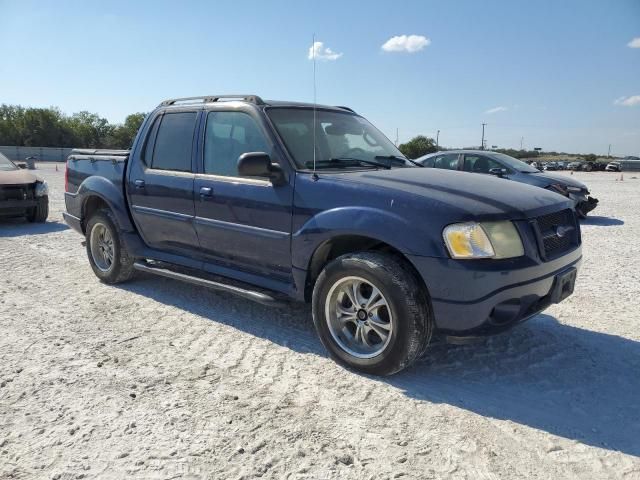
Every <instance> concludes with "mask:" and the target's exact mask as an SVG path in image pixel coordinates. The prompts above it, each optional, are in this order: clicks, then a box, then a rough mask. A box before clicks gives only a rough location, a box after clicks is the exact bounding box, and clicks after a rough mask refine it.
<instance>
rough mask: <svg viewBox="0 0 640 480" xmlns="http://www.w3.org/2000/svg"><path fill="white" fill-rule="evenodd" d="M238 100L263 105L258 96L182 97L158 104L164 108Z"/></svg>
mask: <svg viewBox="0 0 640 480" xmlns="http://www.w3.org/2000/svg"><path fill="white" fill-rule="evenodd" d="M232 98H235V99H238V100H244V101H245V102H250V103H255V104H256V105H264V100H262V98H260V97H259V96H258V95H204V96H201V97H183V98H170V99H168V100H165V101H163V102H162V103H160V105H159V106H160V107H166V106H168V105H175V104H176V103H198V101H200V103H213V102H217V101H219V100H222V99H232Z"/></svg>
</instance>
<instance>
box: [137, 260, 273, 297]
mask: <svg viewBox="0 0 640 480" xmlns="http://www.w3.org/2000/svg"><path fill="white" fill-rule="evenodd" d="M133 268H135V269H136V270H139V271H141V272H147V273H152V274H154V275H159V276H161V277H166V278H173V279H175V280H181V281H183V282H187V283H191V284H193V285H199V286H201V287H207V288H211V289H213V290H221V291H223V292H229V293H233V294H234V295H238V296H240V297H244V298H247V299H249V300H253V301H254V302H258V303H261V304H263V305H267V306H270V307H281V306H283V305H284V304H285V303H286V302H285V301H283V300H279V299H276V298H274V297H272V296H271V295H269V294H267V293H263V292H259V291H257V290H250V289H248V288H243V287H241V286H239V285H238V282H235V281H234V280H231V279H229V280H228V281H229V283H222V282H219V281H215V280H209V279H207V278H202V277H197V276H195V275H191V274H188V273H182V272H176V271H174V270H171V269H169V268H164V267H162V266H155V265H150V264H148V263H143V262H135V263H134V264H133ZM218 278H219V277H218ZM226 280H227V279H225V281H226ZM234 283H236V284H234Z"/></svg>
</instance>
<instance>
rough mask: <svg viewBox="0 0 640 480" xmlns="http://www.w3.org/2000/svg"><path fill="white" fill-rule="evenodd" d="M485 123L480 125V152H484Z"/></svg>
mask: <svg viewBox="0 0 640 480" xmlns="http://www.w3.org/2000/svg"><path fill="white" fill-rule="evenodd" d="M485 125H486V123H483V124H482V143H481V144H480V150H484V126H485Z"/></svg>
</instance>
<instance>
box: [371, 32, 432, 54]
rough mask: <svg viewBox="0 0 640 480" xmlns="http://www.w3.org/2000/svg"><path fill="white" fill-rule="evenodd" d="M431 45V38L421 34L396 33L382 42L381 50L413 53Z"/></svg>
mask: <svg viewBox="0 0 640 480" xmlns="http://www.w3.org/2000/svg"><path fill="white" fill-rule="evenodd" d="M429 45H431V40H429V39H428V38H427V37H425V36H422V35H398V36H395V37H391V38H390V39H389V40H387V41H386V42H384V45H382V50H384V51H385V52H408V53H415V52H419V51H420V50H422V49H423V48H424V47H428V46H429Z"/></svg>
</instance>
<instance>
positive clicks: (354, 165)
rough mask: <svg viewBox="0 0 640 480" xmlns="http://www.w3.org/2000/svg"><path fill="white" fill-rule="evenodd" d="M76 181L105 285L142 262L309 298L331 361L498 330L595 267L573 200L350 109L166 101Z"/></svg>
mask: <svg viewBox="0 0 640 480" xmlns="http://www.w3.org/2000/svg"><path fill="white" fill-rule="evenodd" d="M314 153H315V155H314ZM65 190H66V193H65V202H66V207H67V211H66V212H65V214H64V218H65V220H66V222H67V223H68V224H69V225H70V226H71V227H73V228H74V229H75V230H76V231H78V232H79V233H81V234H82V235H83V236H84V237H85V239H86V250H87V256H88V260H89V263H90V265H91V267H92V269H93V271H94V273H95V274H96V276H97V277H98V278H99V279H100V280H102V281H103V282H105V283H118V282H123V281H125V280H128V279H130V278H131V276H132V275H133V273H134V272H135V271H136V270H141V271H144V272H147V273H150V274H155V275H159V276H163V277H169V278H173V279H177V280H181V281H186V282H190V283H193V284H197V285H201V286H207V287H210V288H214V289H218V290H224V291H226V292H229V293H233V294H236V295H241V296H243V297H245V298H249V299H252V300H255V301H259V302H262V303H267V304H270V303H271V304H272V303H277V302H276V300H277V299H278V298H279V297H285V298H288V299H293V300H297V301H302V302H310V303H311V306H312V313H313V321H314V323H315V326H316V330H317V332H318V335H319V337H320V339H321V341H322V343H323V344H324V346H325V347H326V348H327V350H328V351H329V353H330V354H331V356H332V357H333V358H334V359H336V360H337V361H338V362H340V363H342V364H345V365H347V366H350V367H352V368H354V369H357V370H360V371H363V372H367V373H372V374H382V375H384V374H392V373H394V372H397V371H399V370H402V369H403V368H406V367H407V366H409V365H410V364H411V363H412V362H413V361H414V360H415V359H416V358H418V356H419V355H421V354H422V353H423V352H424V351H425V350H426V348H427V347H428V345H429V341H430V338H431V335H432V333H433V332H434V331H435V330H437V331H439V332H440V333H442V334H444V335H446V336H448V338H450V339H460V340H464V339H465V338H469V337H477V336H480V335H488V334H491V333H497V332H500V331H504V330H506V329H508V328H509V327H511V326H514V325H516V324H518V323H520V322H521V321H523V320H525V319H527V318H530V317H532V316H534V315H535V314H536V313H538V312H540V311H541V310H543V309H545V308H547V307H548V306H549V305H551V304H552V303H557V302H560V301H562V300H563V299H564V298H566V297H567V296H569V295H570V294H571V293H572V291H573V286H574V282H575V278H576V271H577V267H578V265H579V263H580V262H581V259H582V253H581V237H580V226H579V223H578V222H577V219H576V216H575V213H574V211H573V209H572V206H573V204H572V202H570V201H569V200H568V199H566V198H563V197H561V196H560V195H557V194H555V193H553V192H551V191H544V190H541V189H537V188H534V187H531V186H529V185H522V184H518V183H516V182H505V181H502V180H500V179H497V178H494V177H491V176H489V175H487V176H484V177H483V176H480V175H478V176H473V175H461V174H459V173H455V172H451V171H444V170H439V171H436V170H433V169H426V168H420V167H419V166H416V165H415V164H414V163H413V162H411V161H409V160H407V159H406V158H405V157H404V156H403V155H402V153H401V152H400V151H399V150H398V149H397V148H396V147H395V146H394V145H393V143H392V142H391V141H390V140H389V139H387V138H386V137H385V136H384V135H383V134H381V133H380V131H378V130H377V129H376V128H375V127H373V126H372V125H371V124H370V123H369V122H367V121H366V120H365V119H364V118H363V117H361V116H360V115H358V114H356V113H355V112H353V110H351V109H349V108H345V107H331V106H317V105H312V104H301V103H297V102H275V101H265V100H262V99H261V98H260V97H258V96H255V95H251V96H235V97H233V98H227V97H226V96H218V95H216V96H208V97H196V98H188V99H173V100H166V101H164V102H162V103H161V104H160V105H159V106H158V108H156V109H155V110H154V111H153V112H152V113H150V114H149V115H148V116H147V118H146V119H145V121H144V123H143V124H142V126H141V127H140V131H139V132H138V135H137V136H136V140H135V141H134V144H133V146H132V149H131V151H75V152H73V153H72V155H71V156H70V157H69V159H68V161H67V182H66V187H65ZM434 205H435V206H436V208H434ZM222 301H224V300H223V299H222Z"/></svg>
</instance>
